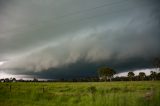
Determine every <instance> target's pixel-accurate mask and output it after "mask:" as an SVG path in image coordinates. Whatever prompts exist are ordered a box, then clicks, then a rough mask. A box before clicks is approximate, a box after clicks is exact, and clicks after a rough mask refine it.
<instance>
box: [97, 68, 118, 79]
mask: <svg viewBox="0 0 160 106" xmlns="http://www.w3.org/2000/svg"><path fill="white" fill-rule="evenodd" d="M98 73H99V77H100V78H102V79H104V80H105V81H107V80H108V79H109V80H110V81H111V80H112V77H113V75H114V74H116V72H115V70H113V69H112V68H109V67H101V68H99V69H98Z"/></svg>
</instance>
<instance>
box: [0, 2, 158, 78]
mask: <svg viewBox="0 0 160 106" xmlns="http://www.w3.org/2000/svg"><path fill="white" fill-rule="evenodd" d="M159 45H160V2H159V0H0V61H1V62H4V61H5V63H4V64H3V65H1V66H0V70H1V71H3V72H7V73H12V74H26V75H27V74H29V75H38V76H39V77H45V78H58V77H71V76H72V77H79V76H88V75H96V70H97V68H98V67H100V66H103V65H107V66H109V67H112V68H114V69H116V70H117V72H124V71H129V70H131V71H132V70H137V69H146V68H151V65H150V61H151V59H152V58H154V57H157V56H159V54H160V47H159Z"/></svg>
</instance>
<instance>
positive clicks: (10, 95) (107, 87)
mask: <svg viewBox="0 0 160 106" xmlns="http://www.w3.org/2000/svg"><path fill="white" fill-rule="evenodd" d="M10 87H11V88H10ZM159 104H160V82H159V81H144V82H140V81H139V82H97V83H95V82H88V83H33V82H32V83H25V82H24V83H0V106H159Z"/></svg>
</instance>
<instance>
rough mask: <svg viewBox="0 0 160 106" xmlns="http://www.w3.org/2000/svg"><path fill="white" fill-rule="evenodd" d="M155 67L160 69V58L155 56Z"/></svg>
mask: <svg viewBox="0 0 160 106" xmlns="http://www.w3.org/2000/svg"><path fill="white" fill-rule="evenodd" d="M153 67H154V68H155V69H156V70H157V71H160V58H158V57H157V58H155V59H154V60H153Z"/></svg>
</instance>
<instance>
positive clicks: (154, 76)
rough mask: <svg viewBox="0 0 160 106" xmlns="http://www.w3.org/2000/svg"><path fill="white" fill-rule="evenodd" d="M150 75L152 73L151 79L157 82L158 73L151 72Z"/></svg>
mask: <svg viewBox="0 0 160 106" xmlns="http://www.w3.org/2000/svg"><path fill="white" fill-rule="evenodd" d="M150 73H151V74H150V77H151V79H152V80H156V77H157V73H156V72H155V71H151V72H150Z"/></svg>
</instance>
